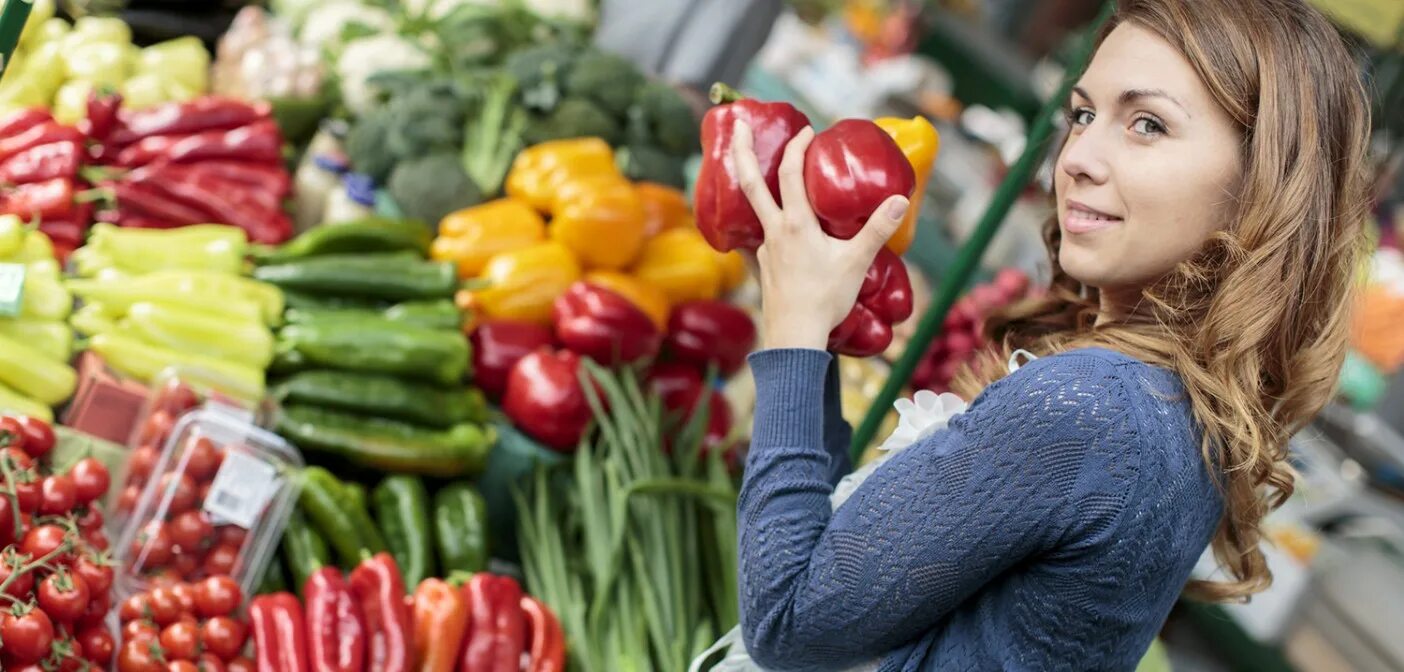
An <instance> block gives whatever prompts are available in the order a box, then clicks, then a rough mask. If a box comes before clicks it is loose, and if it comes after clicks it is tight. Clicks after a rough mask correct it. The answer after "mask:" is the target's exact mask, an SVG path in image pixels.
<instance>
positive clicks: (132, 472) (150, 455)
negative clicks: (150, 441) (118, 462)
mask: <svg viewBox="0 0 1404 672" xmlns="http://www.w3.org/2000/svg"><path fill="white" fill-rule="evenodd" d="M160 459H161V451H159V450H156V449H155V448H154V447H152V446H151V445H143V446H140V447H138V448H137V449H136V450H133V451H132V452H131V453H130V454H128V455H127V479H128V481H130V482H133V483H145V482H146V479H149V478H151V471H152V470H153V469H155V468H156V462H157V461H159V460H160Z"/></svg>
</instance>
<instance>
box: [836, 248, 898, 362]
mask: <svg viewBox="0 0 1404 672" xmlns="http://www.w3.org/2000/svg"><path fill="white" fill-rule="evenodd" d="M911 314H912V282H911V278H909V277H908V276H907V267H906V266H904V265H903V264H902V259H901V258H900V257H898V256H897V255H896V254H893V253H892V251H891V250H888V249H887V248H885V247H884V248H882V249H881V250H878V253H877V256H876V257H875V258H874V259H873V264H872V265H871V266H869V267H868V273H867V275H865V276H864V277H863V287H862V288H861V289H859V290H858V303H856V304H855V305H854V306H853V309H852V310H850V311H849V312H848V316H847V317H845V318H844V320H843V322H840V323H839V325H838V326H837V327H834V330H833V331H831V332H829V349H830V350H833V351H834V352H837V353H840V354H844V355H851V356H853V357H871V356H873V355H876V354H879V353H881V352H882V351H883V350H886V349H887V346H888V345H890V344H891V343H892V325H894V324H897V323H898V322H901V321H902V320H905V319H907V318H908V317H911Z"/></svg>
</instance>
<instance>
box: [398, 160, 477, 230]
mask: <svg viewBox="0 0 1404 672" xmlns="http://www.w3.org/2000/svg"><path fill="white" fill-rule="evenodd" d="M387 189H388V190H389V192H390V197H391V198H393V199H395V203H396V204H397V205H399V206H400V210H402V211H403V212H404V213H405V216H407V217H410V218H412V219H418V220H420V221H425V222H431V223H433V224H434V225H435V226H437V225H438V222H439V220H441V219H443V218H444V216H445V215H447V214H449V213H450V212H453V211H455V210H461V209H463V208H466V207H469V206H473V205H477V204H479V203H481V202H482V201H483V195H482V192H481V190H479V189H478V185H476V184H474V183H473V180H471V179H469V178H468V174H467V173H465V172H464V171H463V164H462V160H461V159H460V158H459V155H458V153H457V152H436V153H433V154H429V155H426V156H422V157H418V158H412V159H406V160H404V161H401V162H400V163H398V164H396V165H395V170H394V171H392V172H391V173H390V182H389V184H388V185H387Z"/></svg>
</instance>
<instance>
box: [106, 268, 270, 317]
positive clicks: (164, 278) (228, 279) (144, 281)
mask: <svg viewBox="0 0 1404 672" xmlns="http://www.w3.org/2000/svg"><path fill="white" fill-rule="evenodd" d="M125 282H126V283H127V284H128V285H129V286H131V287H138V288H143V289H152V290H155V289H165V290H168V291H172V292H177V293H180V294H189V295H192V296H196V295H198V296H207V297H208V296H218V297H221V298H226V297H237V298H239V299H243V300H246V301H251V302H253V303H256V304H258V305H259V307H260V308H261V309H262V310H263V320H264V322H266V323H268V324H278V323H279V322H281V321H282V316H283V291H282V290H280V289H278V288H277V287H275V286H273V285H270V284H268V283H266V282H259V281H257V280H251V279H249V278H245V277H243V276H239V275H230V274H228V273H211V272H207V271H185V270H166V271H156V272H154V273H148V274H146V275H140V276H135V277H132V278H129V279H127V280H125Z"/></svg>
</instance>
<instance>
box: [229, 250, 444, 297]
mask: <svg viewBox="0 0 1404 672" xmlns="http://www.w3.org/2000/svg"><path fill="white" fill-rule="evenodd" d="M254 278H255V279H257V280H262V281H263V282H268V283H271V284H274V285H277V286H279V287H281V288H283V289H284V290H288V289H291V290H295V291H301V292H308V293H312V294H336V295H350V296H360V297H366V298H371V299H385V300H389V301H406V300H411V299H449V298H453V295H454V292H456V291H458V288H459V282H458V271H457V269H456V268H455V267H454V265H453V264H451V263H445V262H435V261H425V260H424V259H423V258H421V257H420V256H419V255H417V254H414V253H412V252H389V253H382V254H331V255H326V256H320V257H312V258H309V259H302V260H298V261H291V262H287V263H283V264H272V265H269V266H260V267H259V268H258V269H256V270H255V271H254Z"/></svg>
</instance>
